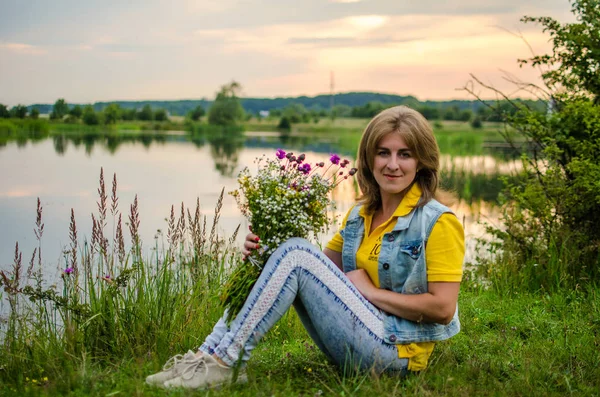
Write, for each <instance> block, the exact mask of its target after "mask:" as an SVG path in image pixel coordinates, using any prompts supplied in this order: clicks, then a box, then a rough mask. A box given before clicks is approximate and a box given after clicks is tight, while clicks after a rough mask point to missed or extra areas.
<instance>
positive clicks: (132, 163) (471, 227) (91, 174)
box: [0, 132, 515, 279]
mask: <svg viewBox="0 0 600 397" xmlns="http://www.w3.org/2000/svg"><path fill="white" fill-rule="evenodd" d="M346 146H347V145H341V146H338V145H337V143H336V140H335V139H328V140H324V139H322V138H315V137H294V136H292V137H290V136H287V135H283V136H281V135H279V134H278V133H266V132H265V133H261V132H253V133H246V134H238V135H236V136H234V137H229V138H225V137H212V138H202V139H194V140H192V139H190V138H188V137H187V136H186V135H185V134H184V133H179V132H171V133H169V134H166V135H159V136H156V137H152V136H144V137H135V136H134V135H131V137H129V138H127V139H123V138H120V139H117V138H112V139H108V138H102V139H97V138H93V137H87V138H86V137H68V136H58V137H53V138H45V139H42V140H39V141H28V140H22V141H13V142H8V143H6V144H5V145H4V146H2V147H0V166H1V167H2V169H3V170H4V171H3V174H2V176H1V183H0V219H1V223H0V267H1V269H3V270H6V269H10V268H11V267H12V264H13V258H14V252H15V243H16V242H18V243H19V250H20V251H21V252H22V262H23V267H24V268H27V264H28V263H29V261H30V259H31V256H32V253H33V250H34V248H35V247H37V246H38V241H37V240H36V236H35V233H34V227H35V221H36V206H37V199H38V197H39V199H40V201H41V205H42V207H43V218H42V221H43V224H44V231H43V236H42V241H41V248H42V262H43V265H44V273H45V278H46V279H56V277H58V275H60V272H61V271H62V269H64V268H65V266H66V265H65V264H66V261H65V258H64V254H63V250H65V249H66V248H67V247H68V246H69V244H70V240H69V221H70V216H71V209H73V211H74V215H75V220H76V225H77V232H78V239H79V245H80V246H82V245H83V242H84V241H88V242H89V241H90V239H91V231H92V220H91V214H97V213H98V204H97V203H98V200H99V199H98V186H99V183H98V181H99V176H100V171H101V169H103V172H104V179H105V185H106V192H107V195H108V196H109V203H110V196H111V186H112V180H113V175H114V174H116V177H117V195H118V209H119V210H120V211H121V212H122V214H123V226H124V232H125V239H126V242H129V240H128V237H129V233H128V232H127V227H126V225H125V222H126V221H127V216H128V214H129V207H130V205H131V204H132V203H133V200H134V197H135V196H136V195H137V197H138V202H139V213H140V220H141V223H140V236H141V239H142V242H143V247H144V254H145V255H147V256H150V255H153V254H154V253H155V252H156V250H157V249H158V250H159V251H160V250H161V247H163V246H165V245H168V243H167V240H166V228H167V221H166V218H167V217H168V216H169V215H170V211H171V206H174V207H175V213H176V214H179V212H180V208H181V204H182V203H184V205H185V207H186V208H189V209H190V211H191V212H192V213H193V212H194V210H195V206H196V200H197V199H199V202H200V206H201V212H202V214H203V215H206V216H207V217H208V221H209V225H212V217H213V214H214V208H215V205H216V203H217V200H218V197H219V195H220V193H221V191H222V190H223V189H224V190H225V193H227V192H229V191H232V190H233V189H235V188H236V187H237V181H236V176H237V173H238V172H239V171H240V170H241V169H242V168H243V167H244V166H249V167H250V168H251V169H252V167H253V165H254V164H253V161H254V160H255V159H256V158H257V157H260V156H262V155H263V154H266V155H269V156H270V155H274V153H275V150H276V149H277V148H283V149H284V150H286V151H293V152H295V153H300V152H303V153H306V156H307V160H309V161H311V162H318V161H327V159H328V158H329V155H330V153H331V152H334V151H335V150H336V147H346ZM345 150H346V153H341V155H342V156H345V157H347V158H349V159H350V160H351V161H352V162H353V156H352V154H353V152H354V149H352V150H348V149H345ZM442 150H443V148H442ZM442 164H443V167H444V169H445V170H446V177H445V178H444V175H443V178H442V179H443V181H445V182H444V183H445V185H446V186H447V187H450V188H452V189H453V190H455V191H456V192H457V193H458V196H459V198H460V200H459V202H457V204H456V205H454V206H453V209H454V210H455V212H456V214H457V216H458V217H459V219H460V220H461V221H463V223H464V226H465V232H466V237H467V246H468V261H473V260H474V254H473V252H474V247H475V239H476V238H478V237H481V236H483V234H484V231H483V228H482V226H481V225H480V224H479V223H478V222H479V221H480V220H481V219H485V220H487V221H492V222H494V221H496V220H497V208H496V207H495V205H494V199H495V197H496V196H497V193H498V189H499V188H500V183H499V178H498V177H499V175H501V174H504V173H506V172H508V170H510V169H511V168H513V167H515V164H514V162H512V161H511V160H502V159H499V158H498V157H497V156H490V155H483V154H470V155H466V156H457V155H452V156H450V155H448V154H445V155H443V156H442ZM448 185H449V186H448ZM355 196H356V190H355V188H354V186H353V184H352V183H346V184H344V183H343V184H341V185H340V187H339V189H338V190H337V191H336V192H335V200H336V204H337V208H338V209H337V211H338V214H340V215H343V214H344V213H345V212H346V211H347V210H348V209H349V208H350V207H351V206H352V205H353V203H354V199H355ZM108 219H109V222H108V227H107V229H106V234H107V235H111V234H112V233H114V229H113V219H112V217H111V216H110V215H108ZM238 225H241V229H240V230H241V232H240V236H239V237H238V240H239V241H241V238H242V237H243V236H244V235H245V234H246V231H247V226H248V224H247V222H246V220H245V219H244V218H243V217H242V215H241V214H240V212H239V210H238V208H237V206H236V203H235V201H234V199H233V198H232V197H231V196H229V195H228V194H225V195H224V198H223V206H222V209H221V215H220V220H219V223H218V226H219V230H220V232H221V234H222V235H223V236H226V237H228V236H230V235H231V234H232V233H233V231H234V230H235V228H236V227H237V226H238ZM328 238H329V235H326V236H322V237H321V240H322V241H321V242H325V241H326V240H327V239H328Z"/></svg>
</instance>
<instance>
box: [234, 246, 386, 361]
mask: <svg viewBox="0 0 600 397" xmlns="http://www.w3.org/2000/svg"><path fill="white" fill-rule="evenodd" d="M284 255H285V256H284V257H283V258H282V259H281V261H280V262H279V264H278V265H277V267H276V269H275V270H274V272H273V274H272V275H271V278H270V279H269V280H268V281H267V283H266V285H265V286H264V287H263V290H262V291H261V293H260V299H257V300H256V303H255V304H254V306H253V307H252V308H251V309H250V312H249V313H248V315H247V317H246V319H245V320H244V322H243V324H242V325H241V327H240V329H239V330H238V332H236V335H235V337H234V343H232V344H231V345H230V346H229V348H228V349H227V353H228V355H229V356H230V357H238V355H239V351H240V349H241V347H242V346H244V345H245V344H246V342H247V341H248V339H249V338H250V336H251V335H252V332H253V330H254V329H255V328H256V327H257V325H258V324H259V322H260V321H261V320H262V319H263V318H264V317H265V316H266V315H267V313H268V311H269V310H270V309H271V308H272V307H273V305H274V304H275V301H276V299H277V297H278V296H279V294H280V293H281V290H282V289H283V286H284V285H285V283H286V280H287V279H288V277H289V275H290V273H291V272H292V271H293V270H294V269H295V268H302V269H305V270H306V271H308V272H309V273H311V274H312V275H314V276H315V277H316V278H317V279H319V280H320V281H321V282H322V283H323V284H324V285H325V286H326V287H327V288H329V290H331V293H332V294H333V295H335V296H336V297H337V298H338V299H339V300H340V301H341V302H342V303H343V304H344V305H346V307H348V309H349V310H350V311H351V312H352V313H354V315H355V316H356V317H357V318H358V319H359V320H360V321H361V322H362V323H363V324H364V325H365V326H366V327H367V328H368V329H369V330H370V331H371V332H372V333H373V334H375V335H376V336H377V337H378V338H380V339H383V338H384V331H383V320H382V319H381V318H379V317H378V316H377V314H376V313H374V312H373V311H372V310H370V309H369V307H367V304H368V302H364V301H363V299H364V298H361V297H359V296H357V295H356V293H355V292H354V291H353V290H352V289H351V287H350V286H349V285H348V284H347V282H344V280H342V279H340V278H339V277H338V276H337V275H336V274H335V273H334V272H333V271H331V269H329V268H328V267H327V265H326V264H324V263H323V262H322V261H321V260H320V259H319V258H318V257H315V256H314V255H313V254H312V253H310V252H307V251H304V250H301V249H294V248H292V249H291V251H289V252H287V253H286V254H284Z"/></svg>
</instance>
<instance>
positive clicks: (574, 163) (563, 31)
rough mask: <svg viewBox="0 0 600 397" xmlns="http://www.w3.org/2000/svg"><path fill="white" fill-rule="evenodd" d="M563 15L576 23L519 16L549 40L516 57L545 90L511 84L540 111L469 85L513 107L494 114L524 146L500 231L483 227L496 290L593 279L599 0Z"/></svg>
mask: <svg viewBox="0 0 600 397" xmlns="http://www.w3.org/2000/svg"><path fill="white" fill-rule="evenodd" d="M572 12H573V13H574V14H575V16H576V19H577V22H576V23H567V24H561V23H560V22H558V21H556V20H554V19H552V18H548V17H524V18H523V19H522V21H523V22H535V23H539V24H541V25H542V26H543V30H544V32H547V33H549V34H550V36H551V42H552V43H553V52H552V54H549V55H540V56H534V57H532V58H531V59H527V60H521V61H520V62H521V64H531V65H533V66H536V67H540V69H541V73H542V78H543V80H544V83H545V87H543V88H540V87H535V86H533V85H531V84H519V87H520V88H521V89H523V90H528V91H529V92H532V93H536V94H537V95H539V96H540V98H543V99H545V100H546V103H547V105H548V109H547V112H544V113H541V112H539V111H536V110H534V109H531V108H529V107H527V106H525V105H524V104H523V103H519V102H516V101H513V100H511V99H510V98H508V97H507V96H506V95H504V94H502V93H501V92H500V91H498V90H495V89H494V88H493V87H489V86H486V85H485V84H483V83H481V82H479V81H478V83H479V84H481V85H483V86H484V87H486V88H489V89H492V90H494V91H495V93H496V94H499V96H500V98H502V99H503V100H504V101H503V102H504V103H506V101H508V103H510V104H511V105H512V106H513V107H514V108H515V110H516V111H514V112H512V113H510V114H507V113H503V119H504V120H505V122H506V126H507V128H506V129H505V131H504V133H505V138H506V140H507V141H508V142H509V143H511V144H512V145H513V147H514V148H523V147H525V148H527V150H526V151H525V152H524V153H523V154H522V160H523V161H522V163H523V169H522V171H521V172H520V174H519V175H518V178H517V179H516V180H515V179H513V180H512V182H511V183H507V186H506V189H505V192H504V195H503V196H504V197H503V199H504V203H505V211H504V217H503V225H502V227H501V228H495V227H490V228H489V231H490V232H492V234H493V235H494V236H496V237H497V238H498V240H499V241H501V242H502V243H501V244H496V245H490V246H489V247H490V248H491V250H492V251H493V252H497V253H498V254H499V257H497V258H496V259H497V261H496V263H502V264H503V266H501V267H499V266H494V263H489V264H488V265H489V266H488V267H487V269H486V270H487V271H486V273H487V274H491V276H492V279H493V280H496V281H504V282H505V283H504V284H502V285H499V287H500V288H506V287H516V288H528V289H533V290H538V289H544V290H556V289H558V288H565V287H566V288H576V287H577V286H581V285H582V284H586V283H588V282H590V281H594V280H598V277H600V266H599V258H600V182H599V181H600V164H599V163H598V158H600V74H599V71H600V56H598V51H594V49H596V50H597V49H598V48H600V2H599V1H598V0H581V1H573V7H572ZM543 68H547V70H546V71H544V70H543ZM471 92H473V91H471ZM488 106H490V107H492V108H493V109H494V110H496V111H498V112H500V111H501V110H500V109H499V107H498V106H494V104H489V103H488Z"/></svg>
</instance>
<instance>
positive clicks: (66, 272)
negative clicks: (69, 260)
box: [64, 267, 75, 274]
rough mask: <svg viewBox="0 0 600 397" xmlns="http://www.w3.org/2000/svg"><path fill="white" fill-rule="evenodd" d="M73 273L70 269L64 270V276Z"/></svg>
mask: <svg viewBox="0 0 600 397" xmlns="http://www.w3.org/2000/svg"><path fill="white" fill-rule="evenodd" d="M74 271H75V270H74V269H73V268H72V267H68V268H66V269H65V270H64V273H65V274H71V273H73V272H74Z"/></svg>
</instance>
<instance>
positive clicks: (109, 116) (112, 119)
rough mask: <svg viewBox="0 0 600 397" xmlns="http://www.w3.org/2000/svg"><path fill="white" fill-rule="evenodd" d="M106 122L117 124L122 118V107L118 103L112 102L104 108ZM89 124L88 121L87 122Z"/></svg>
mask: <svg viewBox="0 0 600 397" xmlns="http://www.w3.org/2000/svg"><path fill="white" fill-rule="evenodd" d="M103 113H104V124H116V123H117V121H118V120H119V119H120V118H121V108H120V107H119V105H117V104H116V103H111V104H110V105H108V106H107V107H106V108H105V109H104V112H103ZM86 124H87V123H86Z"/></svg>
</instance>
